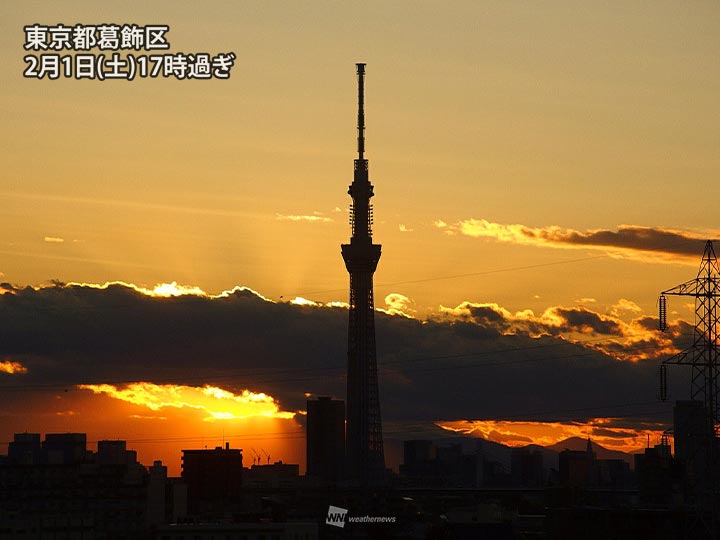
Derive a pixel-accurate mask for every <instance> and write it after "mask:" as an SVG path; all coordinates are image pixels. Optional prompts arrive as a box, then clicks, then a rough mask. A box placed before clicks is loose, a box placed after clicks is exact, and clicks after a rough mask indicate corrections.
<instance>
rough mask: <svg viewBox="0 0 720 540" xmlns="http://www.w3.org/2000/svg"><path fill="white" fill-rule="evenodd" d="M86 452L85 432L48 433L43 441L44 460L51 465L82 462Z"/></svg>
mask: <svg viewBox="0 0 720 540" xmlns="http://www.w3.org/2000/svg"><path fill="white" fill-rule="evenodd" d="M86 452H87V435H86V434H85V433H48V434H46V435H45V440H44V441H43V443H42V454H43V460H44V462H45V463H47V464H49V465H73V464H76V463H82V462H83V461H84V460H85V454H86Z"/></svg>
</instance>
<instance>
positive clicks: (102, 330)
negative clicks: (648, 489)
mask: <svg viewBox="0 0 720 540" xmlns="http://www.w3.org/2000/svg"><path fill="white" fill-rule="evenodd" d="M34 23H38V24H45V25H55V24H58V23H63V24H65V25H70V26H72V25H75V24H78V23H80V24H88V25H91V24H101V23H117V24H120V25H122V24H124V23H134V24H138V25H146V24H167V25H169V26H170V32H169V33H168V36H167V37H168V40H169V42H170V51H169V52H172V53H177V52H185V53H200V52H207V53H210V54H213V55H214V54H217V53H229V52H233V53H234V54H235V57H236V59H235V64H234V67H233V68H232V71H231V77H230V79H229V80H213V81H197V80H184V81H178V80H174V79H169V78H157V79H151V78H147V79H139V78H138V79H136V80H134V81H132V82H127V81H103V82H100V81H87V80H83V81H77V80H73V79H65V80H63V79H60V80H56V81H49V80H47V79H43V80H37V79H26V78H23V76H22V74H23V70H24V68H25V65H26V64H25V62H24V61H23V57H24V56H25V55H26V54H28V52H27V51H25V50H24V49H23V44H24V38H25V36H24V32H23V27H24V26H26V25H30V24H34ZM0 25H1V27H2V32H1V33H0V61H1V65H2V66H3V69H2V73H0V98H1V100H0V147H2V149H3V151H2V156H3V159H2V162H3V163H2V165H3V170H2V176H1V177H0V178H1V180H0V198H1V200H2V206H1V207H0V282H4V283H5V285H3V286H2V289H3V290H4V291H6V292H7V294H4V295H2V296H0V324H1V325H2V326H1V328H2V334H0V335H1V336H2V337H0V386H1V387H2V390H0V405H1V408H0V442H2V443H5V442H7V441H8V440H11V438H12V434H13V433H14V432H18V431H25V430H27V431H35V432H38V431H39V432H42V433H45V432H48V431H87V432H88V434H89V438H90V439H92V440H97V439H98V438H126V439H128V440H129V441H135V442H134V443H129V446H130V447H134V448H136V449H138V450H139V452H140V457H141V459H142V460H143V461H144V462H145V463H151V461H152V459H155V458H156V457H162V458H163V459H164V460H173V459H174V460H175V461H177V463H173V462H171V463H170V465H171V470H173V471H174V472H176V473H177V472H178V470H179V469H178V466H179V450H177V449H178V448H180V447H193V448H198V447H202V446H204V445H207V446H210V445H212V446H214V445H216V444H220V443H221V442H222V440H223V439H226V438H227V439H228V440H230V441H231V443H232V444H233V445H234V446H237V447H243V448H245V449H246V451H245V463H246V464H251V461H252V453H251V451H250V450H249V448H251V447H252V448H255V449H256V450H257V451H258V452H259V453H262V452H260V450H261V449H265V450H267V451H268V453H270V454H271V455H272V456H273V459H275V458H276V457H277V459H283V460H285V461H295V462H298V461H300V462H301V463H303V468H304V438H303V437H304V436H303V429H304V428H303V426H304V418H303V416H302V414H294V413H297V412H298V411H302V410H304V400H305V393H309V394H311V395H322V394H331V395H334V396H335V397H338V398H344V392H345V390H344V384H345V383H344V380H343V375H344V369H345V361H346V356H345V339H346V331H347V328H346V326H347V320H346V319H347V312H346V311H345V309H344V307H343V305H342V302H347V297H348V292H347V288H348V276H347V272H346V270H345V266H344V264H343V262H342V259H341V257H340V244H341V243H342V242H344V241H347V238H348V237H349V234H350V231H349V226H348V223H347V208H348V204H349V202H350V199H349V196H348V195H347V186H348V184H349V183H350V182H351V181H352V160H353V158H354V156H355V144H356V143H355V137H356V132H355V122H356V99H357V98H356V80H355V66H354V64H355V62H366V63H367V76H366V125H367V130H366V137H367V143H366V148H367V157H368V158H369V160H370V179H371V181H372V182H373V184H374V186H375V194H376V197H375V198H374V199H373V202H374V205H375V236H374V238H375V241H376V242H379V243H381V244H382V245H383V256H382V259H381V261H380V264H379V267H378V270H377V273H376V276H375V283H376V289H375V290H376V307H378V308H381V309H383V310H385V312H386V313H379V314H378V356H379V363H380V394H381V395H380V398H381V407H382V411H383V420H384V427H385V432H386V437H387V438H393V437H394V438H395V439H398V440H401V439H402V438H407V437H410V436H414V435H417V434H421V435H426V434H427V433H428V430H429V429H432V428H433V426H434V425H435V424H436V423H437V424H439V425H442V426H444V427H445V430H444V431H446V432H451V433H454V431H455V430H460V431H462V432H472V433H473V434H474V435H482V436H484V437H489V438H492V439H493V440H497V441H499V442H505V443H511V444H525V443H527V442H540V443H543V444H552V443H553V442H556V441H557V440H560V439H562V438H564V437H567V436H575V435H579V436H583V437H584V436H587V435H592V436H593V437H594V438H597V440H598V442H600V443H601V444H604V445H609V446H613V445H614V446H613V448H616V449H625V450H637V449H638V448H640V447H641V446H642V444H643V442H644V441H645V440H646V439H645V437H646V435H647V433H652V434H653V437H655V436H657V434H658V433H659V432H660V431H662V429H663V428H664V427H667V424H666V423H667V422H668V421H669V420H670V418H671V404H669V403H667V404H661V403H659V402H657V400H656V398H657V380H656V378H657V377H656V373H657V361H658V359H661V358H665V357H666V356H667V354H669V353H672V352H676V351H678V350H680V349H681V348H682V347H683V346H684V345H685V344H686V343H687V339H688V333H689V332H691V325H692V324H693V310H692V305H690V304H688V302H686V301H684V300H683V299H677V298H673V299H672V300H671V301H670V317H669V318H670V320H671V322H672V324H671V327H670V329H669V331H668V332H666V333H665V334H658V333H657V332H655V330H654V328H655V326H656V321H654V320H653V318H654V317H655V316H656V315H655V312H656V301H657V296H658V293H659V292H660V291H661V290H664V289H667V288H670V287H672V286H674V285H676V284H678V283H681V282H683V281H686V280H688V279H691V278H693V277H694V276H695V275H696V273H697V268H698V265H699V262H700V257H701V255H702V250H703V246H704V241H705V240H706V239H716V238H718V237H720V234H718V231H719V230H720V227H719V226H718V222H717V201H718V200H720V182H718V179H719V178H720V130H719V128H718V126H720V112H719V111H720V108H718V106H717V96H718V95H720V34H719V33H718V32H717V29H718V28H720V7H718V5H717V4H716V3H714V2H705V1H701V2H693V3H681V2H664V1H658V2H652V3H649V2H634V1H633V2H570V1H566V2H562V1H557V2H543V3H527V2H519V1H507V0H506V1H497V2H490V1H487V2H486V1H480V2H478V1H458V2H453V3H451V4H447V3H444V2H380V1H378V2H375V1H369V2H363V3H339V2H320V1H317V2H261V1H258V2H249V1H245V0H243V1H240V2H230V1H228V2H211V3H209V4H202V5H201V4H200V3H197V2H183V1H181V2H174V1H173V2H170V1H159V2H152V3H149V4H148V3H141V2H137V3H130V4H128V3H116V4H112V5H111V4H110V3H97V2H89V1H87V2H81V1H77V2H66V1H64V2H52V3H50V2H40V1H37V2H20V1H12V2H6V3H5V4H4V5H3V7H2V22H0ZM94 52H96V53H97V52H99V51H94ZM51 280H56V281H59V282H62V283H65V284H68V285H65V286H64V287H53V286H52V281H51ZM107 283H111V285H105V284H107ZM112 283H115V284H114V285H113V284H112ZM83 284H85V286H83ZM161 284H166V285H164V286H160V285H161ZM172 284H174V285H172ZM158 286H160V287H158ZM180 293H187V294H184V295H181V296H176V295H178V294H180ZM290 301H294V303H292V304H291V303H290ZM314 303H318V304H314ZM319 303H322V304H323V305H319ZM438 373H441V374H442V375H443V376H442V377H438ZM671 377H672V385H673V386H672V390H673V395H672V396H671V397H673V398H686V397H687V392H688V387H689V373H688V372H687V371H684V370H683V369H681V368H680V369H677V370H673V372H672V374H671ZM438 381H442V384H441V383H439V382H438ZM127 383H135V384H136V386H127ZM103 385H104V386H103ZM500 420H501V421H503V422H501V423H497V421H500ZM538 422H539V423H538ZM560 422H561V423H562V424H559V423H560ZM435 429H436V430H437V431H438V432H440V431H441V430H440V429H439V428H437V427H436V428H435ZM171 447H172V451H170V450H168V448H171ZM4 451H5V446H4V445H2V444H0V452H4ZM176 454H177V455H176ZM173 456H175V457H173Z"/></svg>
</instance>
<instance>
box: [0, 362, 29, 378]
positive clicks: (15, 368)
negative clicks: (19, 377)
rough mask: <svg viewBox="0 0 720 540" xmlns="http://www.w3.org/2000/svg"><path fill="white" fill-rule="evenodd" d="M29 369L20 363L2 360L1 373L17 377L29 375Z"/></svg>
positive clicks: (0, 363)
mask: <svg viewBox="0 0 720 540" xmlns="http://www.w3.org/2000/svg"><path fill="white" fill-rule="evenodd" d="M27 371H28V369H27V368H26V367H25V366H23V365H22V364H21V363H20V362H13V361H12V360H0V373H9V374H10V375H15V374H18V373H27Z"/></svg>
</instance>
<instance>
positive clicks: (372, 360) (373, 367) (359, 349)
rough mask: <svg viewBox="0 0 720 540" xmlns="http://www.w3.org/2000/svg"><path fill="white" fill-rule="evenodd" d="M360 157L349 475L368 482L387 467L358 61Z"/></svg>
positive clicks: (354, 213)
mask: <svg viewBox="0 0 720 540" xmlns="http://www.w3.org/2000/svg"><path fill="white" fill-rule="evenodd" d="M357 76H358V128H357V129H358V139H357V142H358V157H357V159H356V160H355V171H354V178H353V182H352V184H350V189H349V190H348V194H349V195H350V196H351V197H352V205H351V206H350V226H351V229H352V236H351V238H350V243H349V244H343V245H342V256H343V259H344V260H345V267H346V268H347V271H348V273H349V274H350V309H349V311H350V317H349V325H348V372H347V426H346V429H347V444H346V448H347V476H348V480H349V481H350V482H352V483H359V484H360V485H362V486H366V485H369V484H377V483H379V482H380V481H381V479H382V475H383V472H384V470H385V457H384V451H383V437H382V421H381V419H380V400H379V396H378V374H377V357H376V351H375V304H374V299H373V274H374V273H375V269H376V268H377V264H378V261H379V260H380V249H381V246H380V244H373V239H372V225H373V210H372V204H370V198H371V197H372V196H373V186H372V184H371V183H370V180H369V178H368V160H367V159H365V155H364V154H365V107H364V101H365V64H357Z"/></svg>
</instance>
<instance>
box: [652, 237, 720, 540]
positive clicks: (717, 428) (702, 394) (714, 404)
mask: <svg viewBox="0 0 720 540" xmlns="http://www.w3.org/2000/svg"><path fill="white" fill-rule="evenodd" d="M668 296H685V297H692V298H694V299H695V329H694V332H693V342H692V345H690V347H688V348H687V349H685V350H684V351H682V352H680V353H678V354H676V355H674V356H672V357H670V358H668V359H667V360H665V361H664V362H663V363H662V364H661V366H660V398H661V399H662V400H663V401H665V400H667V397H668V396H667V388H668V385H667V366H668V365H671V364H677V365H687V366H690V367H691V377H690V397H691V399H692V400H693V401H697V402H699V403H702V407H701V408H699V409H698V410H699V411H700V414H701V415H702V418H698V422H697V425H698V426H699V427H697V428H695V427H693V428H692V432H691V433H689V434H687V435H689V436H690V438H691V439H692V440H693V441H694V442H693V443H692V444H691V453H692V455H691V456H688V458H689V460H690V463H688V464H686V465H688V467H689V468H692V469H694V470H693V473H692V480H691V483H690V486H689V490H690V496H691V501H694V509H692V510H691V512H690V519H689V520H688V523H687V527H688V530H686V535H685V536H686V538H692V537H693V534H696V533H697V532H698V531H700V532H701V534H709V535H710V537H712V538H716V536H717V535H718V532H720V516H719V515H718V508H720V449H719V448H718V436H719V435H720V392H719V390H720V385H719V384H718V383H719V381H718V379H719V378H720V362H719V360H720V343H719V339H718V332H719V331H720V326H719V324H718V323H719V321H718V318H719V313H718V304H719V303H720V265H718V260H717V257H716V256H715V249H714V248H713V244H712V241H710V240H708V241H707V242H706V243H705V251H704V252H703V257H702V261H701V263H700V269H699V270H698V274H697V277H696V278H695V279H691V280H689V281H686V282H684V283H681V284H679V285H676V286H675V287H672V288H670V289H667V290H665V291H663V292H662V293H660V299H659V302H658V305H659V326H660V330H665V329H666V328H667V297H668ZM678 435H679V434H678V433H676V441H677V437H678Z"/></svg>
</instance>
